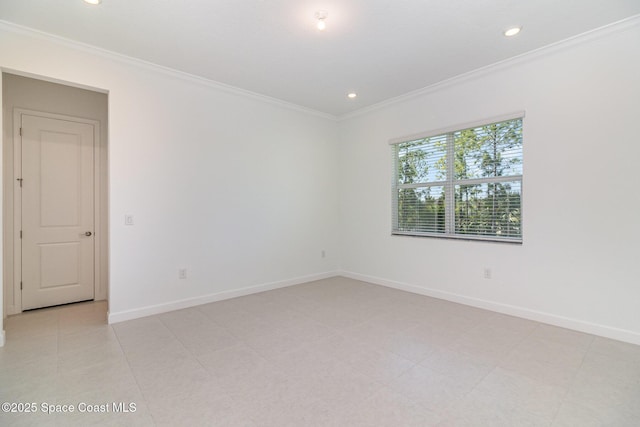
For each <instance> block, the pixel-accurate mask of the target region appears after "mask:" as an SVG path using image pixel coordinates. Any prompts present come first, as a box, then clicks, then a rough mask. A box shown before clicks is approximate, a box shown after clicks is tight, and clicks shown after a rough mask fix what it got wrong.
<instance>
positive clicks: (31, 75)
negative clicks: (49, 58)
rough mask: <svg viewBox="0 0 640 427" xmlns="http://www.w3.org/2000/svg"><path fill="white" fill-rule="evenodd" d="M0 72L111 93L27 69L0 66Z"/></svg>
mask: <svg viewBox="0 0 640 427" xmlns="http://www.w3.org/2000/svg"><path fill="white" fill-rule="evenodd" d="M1 23H2V21H1V20H0V24H1ZM0 26H1V25H0ZM0 72H2V73H7V74H13V75H14V76H20V77H26V78H29V79H34V80H41V81H45V82H48V83H55V84H59V85H64V86H71V87H74V88H77V89H84V90H90V91H91V92H98V93H104V94H105V95H108V94H109V91H108V90H107V89H103V88H100V87H95V86H89V85H83V84H81V83H76V82H72V81H68V80H62V79H56V78H53V77H49V76H45V75H42V74H35V73H29V72H27V71H21V70H15V69H13V68H8V67H0Z"/></svg>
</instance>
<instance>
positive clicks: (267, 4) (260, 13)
mask: <svg viewBox="0 0 640 427" xmlns="http://www.w3.org/2000/svg"><path fill="white" fill-rule="evenodd" d="M319 9H323V10H326V11H328V13H329V16H328V18H327V20H326V22H327V29H326V30H325V31H324V32H320V31H318V30H317V29H316V28H315V26H314V24H315V21H314V13H315V12H316V11H317V10H319ZM637 14H640V0H103V1H102V4H101V5H99V6H90V5H87V4H85V3H84V2H83V1H82V0H0V19H2V20H5V21H9V22H13V23H16V24H20V25H24V26H27V27H31V28H35V29H38V30H41V31H45V32H48V33H51V34H55V35H58V36H62V37H66V38H69V39H73V40H77V41H80V42H83V43H87V44H91V45H94V46H98V47H101V48H103V49H107V50H110V51H114V52H118V53H121V54H124V55H128V56H132V57H136V58H139V59H143V60H146V61H150V62H153V63H156V64H160V65H163V66H166V67H170V68H173V69H176V70H180V71H184V72H187V73H191V74H194V75H197V76H201V77H204V78H207V79H211V80H214V81H217V82H221V83H224V84H227V85H231V86H235V87H239V88H242V89H245V90H249V91H252V92H256V93H259V94H263V95H267V96H271V97H274V98H278V99H281V100H284V101H288V102H292V103H294V104H298V105H301V106H305V107H308V108H311V109H314V110H318V111H321V112H325V113H329V114H332V115H335V116H340V115H342V114H345V113H348V112H351V111H354V110H357V109H360V108H363V107H365V106H369V105H372V104H375V103H378V102H381V101H384V100H386V99H389V98H393V97H396V96H400V95H402V94H405V93H408V92H411V91H414V90H417V89H420V88H423V87H426V86H429V85H432V84H434V83H437V82H439V81H442V80H445V79H447V78H450V77H454V76H456V75H460V74H463V73H465V72H468V71H471V70H474V69H477V68H480V67H483V66H486V65H489V64H492V63H495V62H498V61H501V60H504V59H507V58H510V57H513V56H516V55H519V54H522V53H525V52H528V51H531V50H533V49H536V48H539V47H542V46H545V45H549V44H551V43H554V42H557V41H560V40H564V39H567V38H569V37H571V36H574V35H577V34H581V33H584V32H587V31H589V30H592V29H594V28H598V27H601V26H604V25H607V24H610V23H612V22H616V21H619V20H622V19H624V18H627V17H630V16H633V15H637ZM513 25H522V26H523V30H522V32H521V33H520V34H519V35H517V36H515V37H513V38H505V37H504V36H503V35H502V32H503V30H504V29H506V28H508V27H510V26H513ZM351 90H354V91H356V92H357V93H358V97H357V98H356V99H355V100H350V99H347V97H346V94H347V92H349V91H351Z"/></svg>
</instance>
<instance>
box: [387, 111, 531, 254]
mask: <svg viewBox="0 0 640 427" xmlns="http://www.w3.org/2000/svg"><path fill="white" fill-rule="evenodd" d="M524 118H525V112H524V111H518V112H514V113H510V114H505V115H501V116H494V117H490V118H486V119H482V120H477V121H473V122H468V123H463V124H458V125H454V126H448V127H446V128H440V129H436V130H432V131H427V132H421V133H417V134H413V135H407V136H403V137H399V138H393V139H391V140H389V146H390V147H391V149H392V162H393V164H392V169H391V170H392V177H391V178H392V185H391V210H392V212H391V214H392V215H391V218H392V220H391V235H394V236H409V237H435V238H442V239H455V240H475V241H484V242H501V243H512V244H522V242H523V236H524V230H523V223H524V210H523V209H522V207H523V199H524V142H523V144H522V153H521V158H522V163H523V172H522V173H521V174H519V175H508V176H497V177H481V178H471V179H455V177H454V175H455V173H454V168H455V162H450V161H447V162H446V171H447V176H446V180H444V181H429V182H422V183H411V184H398V176H399V171H398V166H399V162H398V151H397V148H396V147H397V146H398V145H399V144H402V143H406V142H411V141H414V140H419V139H426V138H432V137H436V136H444V135H446V136H447V154H446V155H447V159H452V158H454V155H455V152H454V150H455V147H454V141H453V134H454V133H455V132H460V131H464V130H467V129H473V128H478V127H482V126H488V125H491V124H496V123H501V122H506V121H510V120H517V119H520V120H522V126H523V130H522V139H523V140H524ZM514 181H519V182H520V230H521V231H520V237H498V236H490V235H473V234H456V231H455V214H456V211H455V187H456V186H463V185H478V184H495V183H501V182H514ZM429 187H442V188H443V192H444V195H445V203H444V206H445V231H444V232H443V233H440V232H425V231H402V230H398V217H399V215H398V192H399V190H401V189H405V188H429Z"/></svg>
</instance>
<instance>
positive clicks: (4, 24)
mask: <svg viewBox="0 0 640 427" xmlns="http://www.w3.org/2000/svg"><path fill="white" fill-rule="evenodd" d="M0 30H5V31H8V32H12V33H15V34H20V35H26V36H28V37H34V38H38V39H41V40H46V41H48V42H52V43H56V44H58V45H62V46H65V47H70V48H72V49H77V50H81V51H83V52H87V53H90V54H93V55H97V56H100V57H102V58H106V59H109V60H111V61H117V62H120V63H125V64H127V65H132V66H135V67H138V68H142V69H144V70H147V71H153V72H157V73H160V74H164V75H167V76H170V77H173V78H176V79H179V80H183V81H188V82H190V83H196V84H200V85H203V86H207V87H210V88H214V89H218V90H221V91H224V92H227V93H232V94H234V95H239V96H243V97H245V98H251V99H254V100H257V101H261V102H265V103H267V104H271V105H275V106H278V107H283V108H286V109H289V110H294V111H298V112H301V113H305V114H309V115H313V116H318V117H322V118H324V119H329V120H332V121H336V120H337V116H335V115H333V114H329V113H324V112H322V111H318V110H314V109H312V108H308V107H303V106H301V105H298V104H294V103H292V102H288V101H283V100H281V99H278V98H273V97H271V96H267V95H262V94H260V93H256V92H252V91H250V90H246V89H242V88H239V87H235V86H231V85H228V84H224V83H220V82H217V81H215V80H211V79H208V78H205V77H200V76H197V75H195V74H190V73H187V72H185V71H179V70H175V69H173V68H169V67H165V66H163V65H158V64H155V63H153V62H149V61H144V60H142V59H138V58H134V57H131V56H127V55H124V54H121V53H117V52H113V51H110V50H107V49H103V48H100V47H96V46H92V45H89V44H86V43H81V42H78V41H75V40H71V39H68V38H65V37H60V36H57V35H54V34H50V33H46V32H44V31H40V30H36V29H34V28H30V27H25V26H23V25H18V24H15V23H13V22H9V21H5V20H2V19H0ZM38 78H40V77H38ZM50 80H51V79H50ZM65 84H66V83H65ZM92 90H93V89H92Z"/></svg>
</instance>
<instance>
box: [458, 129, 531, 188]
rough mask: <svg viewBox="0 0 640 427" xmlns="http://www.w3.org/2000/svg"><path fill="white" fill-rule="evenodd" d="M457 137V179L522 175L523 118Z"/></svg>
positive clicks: (466, 130)
mask: <svg viewBox="0 0 640 427" xmlns="http://www.w3.org/2000/svg"><path fill="white" fill-rule="evenodd" d="M453 137H454V152H455V176H454V177H453V179H471V178H483V177H496V176H511V175H522V120H521V119H517V120H509V121H506V122H501V123H494V124H490V125H486V126H480V127H477V128H473V129H465V130H462V131H458V132H454V134H453Z"/></svg>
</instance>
